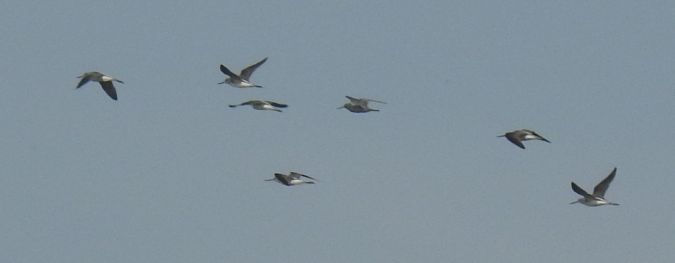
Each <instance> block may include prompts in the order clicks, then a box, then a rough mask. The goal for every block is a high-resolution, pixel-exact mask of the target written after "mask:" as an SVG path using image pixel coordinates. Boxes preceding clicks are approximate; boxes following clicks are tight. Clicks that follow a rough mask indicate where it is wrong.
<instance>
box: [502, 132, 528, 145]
mask: <svg viewBox="0 0 675 263" xmlns="http://www.w3.org/2000/svg"><path fill="white" fill-rule="evenodd" d="M505 137H506V139H508V140H509V141H510V142H511V143H513V144H515V145H516V146H518V147H520V148H521V149H525V145H523V142H522V141H521V140H520V138H518V136H517V135H516V134H515V133H507V134H506V135H505Z"/></svg>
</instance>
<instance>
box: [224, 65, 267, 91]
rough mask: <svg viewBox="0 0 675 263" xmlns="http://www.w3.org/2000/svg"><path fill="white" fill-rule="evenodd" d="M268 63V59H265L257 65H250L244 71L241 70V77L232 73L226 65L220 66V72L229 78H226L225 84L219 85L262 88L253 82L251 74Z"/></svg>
mask: <svg viewBox="0 0 675 263" xmlns="http://www.w3.org/2000/svg"><path fill="white" fill-rule="evenodd" d="M265 61H267V58H264V59H263V60H261V61H259V62H258V63H255V64H253V65H250V66H248V67H246V68H244V69H242V70H241V73H240V74H239V75H237V74H234V73H233V72H232V71H230V70H229V69H228V68H227V67H225V66H224V65H222V64H221V65H220V71H221V72H223V74H225V75H227V76H228V78H226V79H225V80H224V81H223V82H220V83H218V84H225V83H227V84H228V85H230V86H232V87H235V88H262V86H260V85H256V84H254V83H253V82H251V81H250V80H249V79H250V78H251V74H253V72H254V71H255V70H256V69H257V68H258V67H260V65H262V64H263V63H265Z"/></svg>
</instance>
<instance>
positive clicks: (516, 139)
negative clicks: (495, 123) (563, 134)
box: [497, 129, 551, 149]
mask: <svg viewBox="0 0 675 263" xmlns="http://www.w3.org/2000/svg"><path fill="white" fill-rule="evenodd" d="M497 137H506V139H508V140H509V141H510V142H512V143H513V144H515V145H516V146H518V147H520V148H522V149H525V145H523V141H529V140H540V141H545V142H547V143H551V142H550V141H549V140H547V139H546V138H544V137H542V136H541V135H539V134H537V133H536V132H534V131H532V130H528V129H521V130H515V131H512V132H507V133H505V134H503V135H499V136H497Z"/></svg>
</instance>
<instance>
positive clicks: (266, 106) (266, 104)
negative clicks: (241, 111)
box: [229, 100, 288, 112]
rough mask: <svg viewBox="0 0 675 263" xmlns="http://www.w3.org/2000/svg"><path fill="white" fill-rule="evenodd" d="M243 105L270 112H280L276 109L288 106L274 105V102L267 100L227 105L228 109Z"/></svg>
mask: <svg viewBox="0 0 675 263" xmlns="http://www.w3.org/2000/svg"><path fill="white" fill-rule="evenodd" d="M244 105H251V107H253V108H254V109H256V110H271V111H277V112H281V110H280V109H278V108H286V107H288V105H286V104H281V103H276V102H274V101H269V100H249V101H246V102H243V103H240V104H233V105H229V106H230V108H234V107H239V106H244Z"/></svg>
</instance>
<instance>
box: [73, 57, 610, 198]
mask: <svg viewBox="0 0 675 263" xmlns="http://www.w3.org/2000/svg"><path fill="white" fill-rule="evenodd" d="M265 61H267V58H264V59H262V60H260V61H258V62H257V63H255V64H253V65H250V66H248V67H246V68H244V69H242V70H241V72H240V73H239V75H237V74H235V73H233V72H232V71H230V70H229V69H228V68H227V67H225V66H224V65H222V64H221V65H220V71H221V72H223V74H225V75H227V78H226V79H225V80H224V81H222V82H220V83H218V84H228V85H230V86H232V87H235V88H262V86H260V85H257V84H255V83H253V82H251V80H250V78H251V75H252V74H253V72H254V71H255V70H256V69H257V68H258V67H260V66H261V65H262V64H263V63H265ZM78 78H80V79H81V80H80V82H79V83H78V84H77V87H76V88H80V87H82V86H83V85H84V84H87V82H89V81H95V82H98V83H99V84H100V85H101V87H102V88H103V90H104V91H105V93H106V94H108V96H110V98H112V99H113V100H117V91H116V90H115V86H114V85H113V82H118V83H122V84H124V82H123V81H121V80H119V79H116V78H114V77H111V76H109V75H106V74H103V73H100V72H96V71H91V72H86V73H84V74H82V75H80V76H78ZM346 97H347V99H349V102H347V103H345V104H344V105H343V106H340V107H338V109H342V108H344V109H347V110H348V111H351V112H354V113H366V112H371V111H379V110H378V109H373V108H370V107H369V106H368V103H369V102H377V103H383V104H386V102H383V101H378V100H372V99H367V98H354V97H350V96H346ZM246 105H248V106H251V107H252V108H253V109H256V110H269V111H276V112H282V111H281V109H280V108H286V107H288V105H286V104H282V103H277V102H274V101H269V100H249V101H245V102H242V103H240V104H233V105H229V107H230V108H235V107H239V106H246ZM498 137H506V139H507V140H509V141H510V142H511V143H513V144H515V145H516V146H518V147H520V148H521V149H525V145H524V144H523V141H528V140H540V141H545V142H548V143H551V142H550V141H549V140H547V139H546V138H544V137H543V136H541V135H539V134H537V133H536V132H534V131H532V130H527V129H520V130H515V131H511V132H507V133H505V134H503V135H499V136H498ZM614 176H616V168H614V170H612V172H611V173H610V174H609V175H608V176H607V177H605V179H603V180H602V181H601V182H600V183H598V184H597V185H596V186H595V188H593V194H589V193H588V192H586V191H585V190H584V189H582V188H581V187H579V186H578V185H577V184H575V183H574V182H572V190H573V191H574V192H575V193H577V194H579V195H581V196H582V197H581V198H579V199H578V200H577V201H574V202H572V203H570V204H575V203H581V204H584V205H587V206H601V205H619V204H617V203H613V202H610V201H607V200H606V199H605V192H607V188H609V184H610V183H611V182H612V180H614ZM303 178H305V179H308V180H305V179H303ZM265 181H276V182H278V183H281V184H283V185H286V186H293V185H300V184H314V181H316V179H315V178H313V177H310V176H307V175H304V174H301V173H296V172H290V173H289V174H288V175H286V174H281V173H275V174H274V178H271V179H267V180H265Z"/></svg>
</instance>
